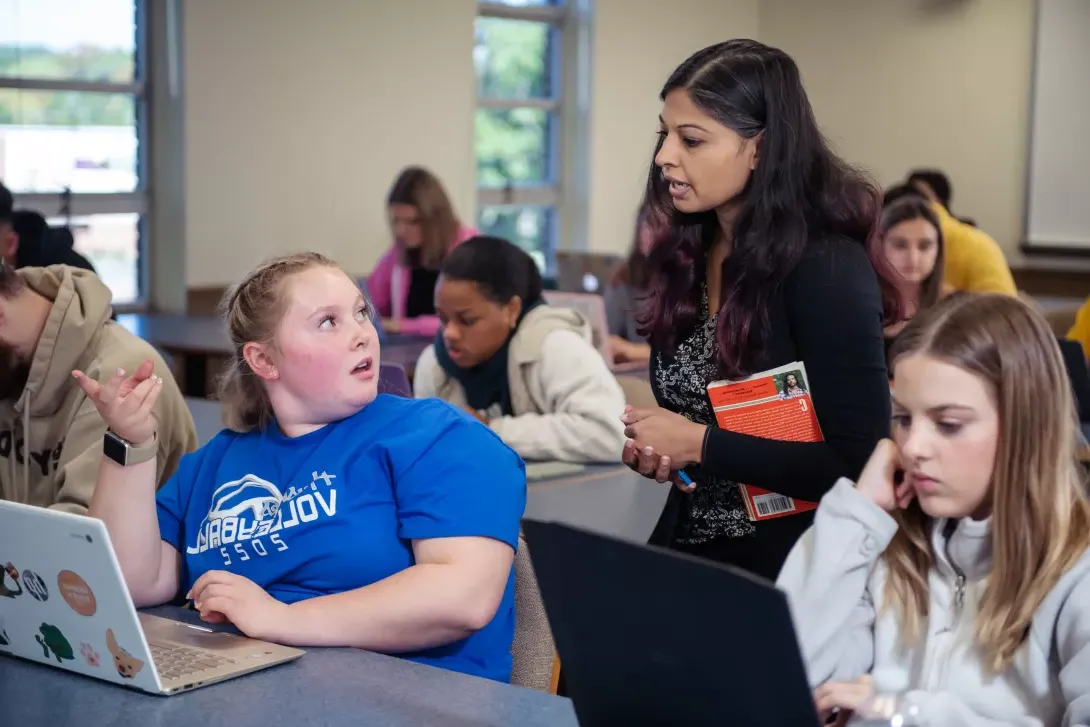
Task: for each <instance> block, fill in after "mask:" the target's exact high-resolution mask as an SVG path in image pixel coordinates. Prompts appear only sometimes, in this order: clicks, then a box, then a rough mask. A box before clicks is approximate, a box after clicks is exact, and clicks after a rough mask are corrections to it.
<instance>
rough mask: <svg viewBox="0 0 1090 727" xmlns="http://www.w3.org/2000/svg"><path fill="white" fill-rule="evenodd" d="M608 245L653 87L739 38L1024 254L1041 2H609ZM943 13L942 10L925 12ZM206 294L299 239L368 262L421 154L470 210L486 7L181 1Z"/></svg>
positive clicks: (859, 153) (653, 101)
mask: <svg viewBox="0 0 1090 727" xmlns="http://www.w3.org/2000/svg"><path fill="white" fill-rule="evenodd" d="M595 5H596V11H595V16H594V20H593V51H592V55H593V64H592V78H591V93H592V102H591V128H590V144H589V148H590V164H589V166H590V172H589V174H590V179H589V189H590V198H589V211H588V217H589V230H588V239H589V244H590V247H591V249H594V250H599V251H618V252H621V251H624V250H625V249H626V248H627V246H628V244H629V242H630V241H631V235H632V222H633V214H634V212H635V208H636V205H637V203H638V201H639V198H640V194H641V191H642V188H643V184H644V182H645V179H646V173H647V165H648V162H649V160H650V153H651V150H652V148H653V144H654V133H655V127H656V116H657V113H658V111H659V102H658V98H657V94H658V90H659V88H660V87H661V85H662V83H663V82H664V81H665V80H666V77H667V76H668V75H669V73H670V71H672V70H673V68H674V67H675V66H676V65H677V64H678V63H679V62H681V61H682V60H684V59H685V58H686V57H687V56H688V55H689V54H691V53H692V52H694V51H695V50H697V49H699V48H701V47H703V46H705V45H708V44H711V43H715V42H718V41H721V40H725V39H727V38H732V37H745V36H748V37H757V38H759V39H761V40H763V41H765V42H768V43H771V44H774V45H779V46H781V47H783V48H784V49H785V50H787V51H788V52H790V53H791V54H792V55H794V56H795V58H796V60H797V61H798V62H799V64H800V66H801V68H802V72H803V76H804V79H805V82H806V84H807V88H808V90H809V92H810V95H811V98H812V100H813V103H814V106H815V109H816V111H817V115H818V120H819V122H820V123H821V125H822V127H823V128H824V130H825V131H826V133H827V134H828V135H829V136H830V137H831V139H832V140H833V142H834V143H835V144H836V146H837V147H838V149H839V150H840V151H841V152H842V154H843V155H844V156H845V157H846V158H848V159H849V160H850V161H852V162H855V163H857V164H860V165H863V166H865V167H867V168H868V169H869V170H871V171H872V173H873V174H874V175H875V176H876V177H877V178H878V180H879V181H880V182H881V183H883V184H888V183H890V182H892V181H895V180H896V179H898V178H900V177H901V176H902V175H903V174H904V172H905V171H906V170H907V169H908V168H910V167H912V166H917V165H935V166H940V167H942V168H943V169H945V170H947V172H948V173H949V174H950V175H951V177H952V178H953V180H954V184H955V187H956V197H955V204H954V206H955V209H956V211H957V212H959V213H961V214H964V215H970V216H973V217H975V218H977V220H978V221H979V222H980V224H981V226H982V227H984V228H985V229H987V230H988V231H989V232H991V233H992V234H993V235H994V236H995V237H996V238H997V239H998V240H999V241H1000V243H1001V244H1002V245H1003V246H1004V247H1005V248H1006V249H1007V251H1008V255H1009V256H1010V257H1012V258H1013V257H1014V256H1013V255H1011V253H1012V252H1013V251H1014V250H1015V249H1016V245H1017V241H1018V239H1019V236H1020V231H1021V225H1022V213H1023V207H1024V199H1023V197H1024V193H1023V190H1024V177H1025V172H1024V170H1025V158H1024V157H1025V147H1026V136H1027V132H1026V129H1027V118H1028V88H1029V78H1030V53H1031V30H1032V16H1033V2H1032V0H962V1H961V2H945V3H935V2H929V1H927V0H881V1H880V2H878V1H876V0H821V1H820V2H814V0H676V1H675V3H674V4H673V5H672V6H671V7H670V10H669V12H664V10H663V7H664V6H663V5H662V3H661V2H659V1H658V0H596V1H595ZM936 6H943V7H946V8H949V9H947V10H930V11H926V10H924V9H923V8H926V7H936ZM184 9H185V13H184V24H183V33H184V36H183V39H184V40H183V42H184V54H183V57H184V65H183V78H184V82H185V89H186V104H185V178H186V184H185V188H186V196H185V197H186V198H185V203H186V210H185V238H186V264H187V282H188V285H189V286H190V287H197V286H204V285H220V284H225V283H228V282H230V281H232V280H235V279H237V278H238V277H239V276H240V275H242V274H243V273H244V272H245V271H246V270H247V269H249V268H250V267H251V266H252V265H254V264H255V263H256V262H257V261H258V260H259V259H261V258H262V257H265V256H268V255H272V254H276V253H278V252H283V251H289V250H296V249H299V248H301V247H307V248H312V249H317V250H320V251H323V252H326V253H328V254H331V255H333V256H335V257H336V258H337V259H338V260H339V261H341V262H342V263H343V264H344V265H345V266H346V267H348V268H349V269H351V270H353V271H358V272H365V271H367V270H369V269H370V267H371V266H372V265H373V263H374V261H375V260H376V259H377V257H378V255H379V254H381V252H382V251H383V250H384V249H385V248H386V246H387V244H388V232H387V229H386V224H385V220H384V210H383V205H382V199H383V197H384V195H385V192H386V190H387V187H388V185H389V184H390V182H391V181H392V179H393V177H394V175H395V174H396V173H397V171H398V169H399V168H400V167H401V166H402V165H403V164H405V163H409V162H419V163H422V164H425V165H427V166H429V167H431V168H432V169H434V170H435V171H436V172H437V173H438V174H439V175H440V176H441V178H442V179H443V180H444V182H445V183H446V184H447V186H448V187H449V189H450V192H451V194H452V197H453V198H454V201H455V205H456V207H457V209H458V211H459V213H460V214H461V215H462V216H463V217H464V218H466V219H473V218H474V216H475V196H476V195H475V163H474V156H473V146H472V139H473V112H474V95H475V94H474V83H475V81H474V74H473V66H472V48H473V32H472V28H473V19H474V15H475V10H476V3H475V1H474V0H400V2H398V3H389V2H371V1H369V0H368V1H366V2H364V1H363V0H323V7H322V10H323V11H322V12H321V13H316V12H314V11H313V8H312V7H311V6H310V5H308V4H307V3H300V2H297V0H216V1H215V2H204V1H203V0H196V1H194V0H190V2H186V3H185V4H184Z"/></svg>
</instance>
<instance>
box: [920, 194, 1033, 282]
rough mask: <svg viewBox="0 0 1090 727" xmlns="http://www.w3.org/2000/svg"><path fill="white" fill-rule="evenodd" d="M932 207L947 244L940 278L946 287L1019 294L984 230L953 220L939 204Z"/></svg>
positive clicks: (1000, 255) (997, 245)
mask: <svg viewBox="0 0 1090 727" xmlns="http://www.w3.org/2000/svg"><path fill="white" fill-rule="evenodd" d="M933 207H934V208H935V214H936V215H938V218H939V224H940V226H941V227H942V239H943V242H944V243H945V245H946V249H945V255H946V266H945V269H944V270H943V275H944V277H945V279H946V283H947V285H949V286H950V287H952V288H954V289H955V290H964V291H966V292H969V293H1006V294H1007V295H1018V289H1017V288H1016V287H1015V285H1014V277H1013V276H1012V275H1011V269H1010V267H1009V266H1008V265H1007V259H1006V258H1005V257H1003V250H1002V249H1001V248H1000V247H999V243H997V242H996V241H995V240H993V239H992V238H991V237H990V236H989V235H988V234H987V233H986V232H984V231H983V230H978V229H977V228H975V227H973V226H972V225H967V224H965V223H964V222H960V221H959V220H956V219H954V217H953V216H951V215H950V213H949V212H947V211H946V209H945V208H944V207H943V206H942V205H940V204H935V205H933Z"/></svg>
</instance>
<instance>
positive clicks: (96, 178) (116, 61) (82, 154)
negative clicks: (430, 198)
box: [0, 0, 146, 303]
mask: <svg viewBox="0 0 1090 727" xmlns="http://www.w3.org/2000/svg"><path fill="white" fill-rule="evenodd" d="M143 2H144V0H93V1H91V0H0V181H3V182H4V184H5V185H6V186H7V187H8V188H9V189H11V191H12V192H14V193H15V195H16V206H17V207H19V208H25V209H33V210H36V211H38V212H40V213H41V214H43V215H45V216H46V218H47V219H49V220H50V222H51V224H64V223H65V221H66V217H65V215H66V214H75V215H77V216H76V217H72V218H71V220H70V221H71V232H72V235H73V238H74V239H75V249H76V250H77V251H78V252H81V253H83V254H84V255H85V256H86V257H88V258H89V259H90V260H91V262H92V264H93V265H94V266H95V268H96V269H97V270H98V272H99V274H100V276H101V277H102V279H103V281H104V282H105V283H106V284H107V285H108V286H109V287H110V289H111V290H112V291H113V295H114V301H115V303H128V302H132V301H134V300H137V299H139V298H140V297H141V294H142V292H143V291H141V290H140V280H141V275H140V273H139V271H140V251H141V244H140V230H141V228H142V226H141V224H140V220H141V216H142V215H143V214H144V213H145V212H146V209H145V190H144V185H143V184H141V179H140V173H141V169H142V164H141V162H140V152H141V147H140V137H139V129H140V123H139V120H140V119H141V118H142V117H143V115H144V114H145V108H144V105H145V101H144V85H143V79H142V77H141V76H142V69H141V67H140V66H141V64H140V63H139V61H138V59H139V57H140V55H139V53H138V50H139V49H138V40H139V38H141V37H142V28H140V27H138V18H141V17H143ZM66 191H67V192H68V193H70V194H67V195H62V194H61V193H62V192H66Z"/></svg>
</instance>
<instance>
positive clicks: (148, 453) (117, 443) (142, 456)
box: [102, 429, 159, 467]
mask: <svg viewBox="0 0 1090 727" xmlns="http://www.w3.org/2000/svg"><path fill="white" fill-rule="evenodd" d="M158 452H159V434H158V433H156V434H154V435H153V436H152V438H151V441H150V442H148V443H147V444H143V445H140V446H136V445H134V444H131V443H129V442H127V441H126V440H124V439H122V438H121V437H119V436H117V435H116V434H114V433H113V432H111V431H110V430H109V429H107V430H106V436H105V437H104V438H103V439H102V453H103V454H104V455H106V456H107V457H109V458H110V459H112V460H113V461H114V462H117V463H118V464H119V465H121V466H122V467H129V466H131V465H134V464H140V463H141V462H147V461H148V460H149V459H152V458H153V457H155V455H156V454H158Z"/></svg>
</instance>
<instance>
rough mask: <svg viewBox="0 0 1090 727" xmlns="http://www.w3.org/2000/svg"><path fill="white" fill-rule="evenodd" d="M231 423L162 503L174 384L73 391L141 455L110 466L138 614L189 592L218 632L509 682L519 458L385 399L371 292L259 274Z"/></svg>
mask: <svg viewBox="0 0 1090 727" xmlns="http://www.w3.org/2000/svg"><path fill="white" fill-rule="evenodd" d="M223 308H224V313H225V316H224V317H225V318H226V324H227V329H228V332H229V334H230V336H231V341H232V343H233V344H234V345H233V349H234V351H235V355H234V357H233V358H232V359H231V360H230V361H229V362H228V368H227V373H226V374H225V378H224V379H223V382H222V385H221V389H220V401H222V402H223V405H224V414H225V416H226V421H227V424H228V425H229V426H230V429H225V430H224V431H222V432H220V433H219V434H218V435H216V436H215V437H214V438H213V439H212V441H210V442H209V443H208V444H206V445H204V446H203V447H201V448H200V449H199V450H197V451H196V452H194V453H193V454H190V455H188V456H186V457H184V458H183V459H182V462H181V464H180V466H179V467H178V471H177V472H176V473H175V474H174V476H173V477H171V478H170V480H169V481H168V482H167V483H166V484H165V485H164V486H163V488H162V489H161V490H160V491H159V493H158V495H156V493H155V487H154V484H155V477H154V475H155V460H156V457H155V451H154V448H153V446H154V445H153V443H154V442H155V438H156V429H157V422H156V420H155V418H154V417H152V416H151V407H152V406H153V405H154V401H155V400H156V398H157V397H158V396H159V395H160V394H161V392H162V387H163V383H162V380H161V379H158V378H156V377H151V378H148V377H147V376H141V375H136V376H132V377H126V376H122V375H120V374H118V375H117V376H114V377H113V378H111V379H110V380H109V381H107V382H105V384H104V385H101V384H99V383H98V382H96V381H94V380H92V379H90V378H89V377H88V376H86V375H85V374H83V373H80V372H76V373H75V376H76V379H77V380H78V381H79V384H80V386H82V387H83V390H84V391H85V392H86V393H87V396H88V398H89V399H90V400H91V401H93V402H94V403H95V405H96V406H97V407H98V410H99V412H100V413H101V414H102V418H103V419H105V420H106V422H107V423H108V424H109V425H110V428H111V430H112V431H113V432H116V434H117V435H118V436H119V437H121V438H123V439H124V440H126V441H127V442H128V443H130V444H129V447H128V448H127V452H126V456H125V457H120V458H118V459H115V458H114V457H113V456H102V457H100V458H99V459H100V460H101V465H100V469H99V478H98V487H97V488H96V489H95V495H94V499H93V500H92V501H91V508H90V514H91V516H92V517H97V518H99V519H101V520H102V521H103V522H105V523H106V528H107V529H108V530H109V532H110V539H111V540H112V541H113V545H114V548H115V550H116V551H117V559H118V561H119V563H120V565H121V570H122V572H123V573H124V576H125V583H126V585H127V586H128V588H129V593H130V594H131V595H132V600H133V602H135V604H136V605H137V606H138V607H143V606H153V605H156V604H161V603H165V602H167V601H170V600H172V599H173V598H175V596H176V595H179V594H185V598H187V599H190V600H192V602H193V604H194V606H195V607H196V609H197V610H199V611H200V614H201V618H202V619H204V620H206V621H209V622H211V623H223V622H225V621H227V622H231V623H233V624H234V625H235V626H236V627H238V628H239V630H241V631H242V632H243V633H245V634H246V635H247V636H252V637H254V638H258V639H264V640H266V641H273V642H277V643H283V644H290V645H293V646H351V647H358V648H361V649H369V650H371V651H381V652H386V653H390V654H397V655H399V656H402V657H405V658H409V659H412V660H414V661H418V662H421V663H424V664H430V665H432V666H438V667H443V668H446V669H451V670H453V671H460V672H464V673H467V674H473V675H476V676H481V677H486V678H489V679H495V680H498V681H507V680H508V679H509V678H510V672H511V643H512V640H513V638H514V628H515V613H514V609H515V604H514V575H513V571H512V562H513V560H514V554H515V553H514V549H515V548H516V547H517V546H518V533H519V521H520V519H521V517H522V512H523V508H524V507H525V504H526V477H525V473H524V471H523V466H522V462H521V460H519V458H518V456H517V455H516V454H515V453H514V452H512V451H511V450H510V449H508V448H507V447H505V446H504V445H503V443H502V442H500V440H499V438H498V437H496V436H495V435H493V434H492V433H491V432H489V431H488V430H487V429H485V428H484V427H481V426H478V425H477V424H476V423H474V422H471V421H469V420H467V419H466V418H465V417H464V416H462V415H461V414H459V413H458V412H456V411H454V410H453V409H452V408H450V407H449V406H447V405H445V404H443V403H441V402H437V401H414V400H412V399H403V398H399V397H395V396H390V395H385V394H379V393H378V377H379V369H380V360H379V354H380V351H379V345H378V340H377V333H376V331H375V328H374V326H373V325H372V323H371V317H370V315H369V311H368V310H367V304H366V302H365V301H364V298H363V295H362V294H361V292H360V290H359V288H357V286H356V283H355V282H354V281H353V280H352V279H350V278H349V277H348V276H347V275H345V273H344V272H343V271H342V270H341V269H340V268H339V267H337V266H336V265H335V264H334V263H333V262H332V261H330V260H328V259H326V258H324V257H322V256H321V255H318V254H315V253H304V254H298V255H290V256H287V257H282V258H277V259H275V260H271V261H269V262H267V263H265V264H262V265H260V266H259V267H258V268H256V269H255V270H254V271H253V272H251V273H250V274H249V275H248V276H247V277H246V279H245V280H243V281H242V283H240V284H239V285H238V286H237V287H235V288H234V289H232V290H231V291H230V292H228V294H227V295H226V297H225V299H224V304H223Z"/></svg>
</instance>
